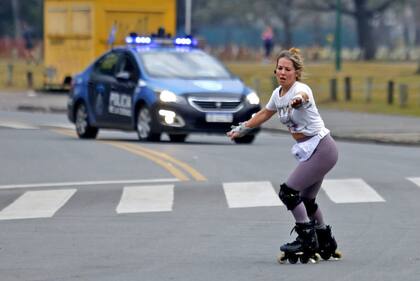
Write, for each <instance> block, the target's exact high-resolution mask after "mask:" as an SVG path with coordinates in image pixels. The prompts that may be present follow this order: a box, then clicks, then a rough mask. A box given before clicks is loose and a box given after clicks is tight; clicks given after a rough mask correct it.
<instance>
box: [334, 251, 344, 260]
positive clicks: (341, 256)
mask: <svg viewBox="0 0 420 281" xmlns="http://www.w3.org/2000/svg"><path fill="white" fill-rule="evenodd" d="M332 257H333V258H334V259H336V260H340V259H342V258H343V254H342V253H341V252H340V251H335V252H334V253H333V254H332Z"/></svg>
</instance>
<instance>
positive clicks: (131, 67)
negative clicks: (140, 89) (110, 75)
mask: <svg viewBox="0 0 420 281" xmlns="http://www.w3.org/2000/svg"><path fill="white" fill-rule="evenodd" d="M122 71H124V72H128V73H130V77H131V79H133V80H135V79H137V77H138V75H139V74H138V70H137V67H136V66H135V64H134V62H133V60H132V59H131V58H130V57H129V56H128V55H125V56H124V57H123V58H122V59H121V61H120V63H119V64H118V69H117V71H116V73H118V72H122Z"/></svg>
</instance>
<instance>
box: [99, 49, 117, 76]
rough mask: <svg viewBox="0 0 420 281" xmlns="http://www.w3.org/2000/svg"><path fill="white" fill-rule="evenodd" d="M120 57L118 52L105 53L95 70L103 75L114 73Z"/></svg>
mask: <svg viewBox="0 0 420 281" xmlns="http://www.w3.org/2000/svg"><path fill="white" fill-rule="evenodd" d="M118 58H119V56H118V54H117V53H109V54H107V55H105V56H104V57H103V58H102V59H101V60H100V61H99V62H98V64H97V65H96V66H95V72H97V73H100V74H103V75H114V73H115V67H116V65H117V62H118Z"/></svg>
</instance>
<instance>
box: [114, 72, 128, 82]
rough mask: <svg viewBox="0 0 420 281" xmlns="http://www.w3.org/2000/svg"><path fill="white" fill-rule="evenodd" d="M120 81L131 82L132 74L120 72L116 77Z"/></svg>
mask: <svg viewBox="0 0 420 281" xmlns="http://www.w3.org/2000/svg"><path fill="white" fill-rule="evenodd" d="M116 77H117V79H118V80H130V78H131V74H130V73H129V72H127V71H121V72H118V73H117V75H116Z"/></svg>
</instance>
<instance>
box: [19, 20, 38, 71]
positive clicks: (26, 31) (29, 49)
mask: <svg viewBox="0 0 420 281" xmlns="http://www.w3.org/2000/svg"><path fill="white" fill-rule="evenodd" d="M22 29H23V31H22V37H23V41H24V43H25V59H26V61H27V62H28V63H30V62H36V60H35V57H34V55H33V49H34V47H35V44H34V31H33V29H32V28H31V27H30V26H29V25H28V24H27V23H25V22H23V23H22Z"/></svg>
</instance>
